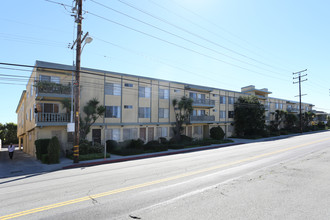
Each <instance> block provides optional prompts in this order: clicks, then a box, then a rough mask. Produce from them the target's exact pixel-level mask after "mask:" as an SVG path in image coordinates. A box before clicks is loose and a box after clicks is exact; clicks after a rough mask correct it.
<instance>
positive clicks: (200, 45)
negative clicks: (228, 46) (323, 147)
mask: <svg viewBox="0 0 330 220" xmlns="http://www.w3.org/2000/svg"><path fill="white" fill-rule="evenodd" d="M91 1H92V2H94V3H96V4H99V5H101V6H103V7H105V8H107V9H109V10H112V11H114V12H116V13H119V14H121V15H124V16H126V17H129V18H131V19H133V20H135V21H138V22H140V23H142V24H145V25H147V26H150V27H152V28H154V29H157V30H159V31H162V32H164V33H166V34H169V35H172V36H174V37H177V38H179V39H181V40H184V41H187V42H189V43H191V44H194V45H196V46H199V47H201V48H203V49H206V50H209V51H212V52H213V53H216V54H219V55H222V56H225V57H227V58H230V59H232V60H235V61H238V62H241V63H244V64H246V65H249V66H253V67H255V68H258V69H261V70H265V71H267V72H272V73H276V74H278V73H277V72H274V71H271V70H268V69H265V68H262V67H259V66H257V65H254V64H251V63H249V62H246V61H243V60H240V59H237V58H235V57H233V56H229V55H226V54H224V53H221V52H219V51H218V50H215V49H212V48H209V47H206V46H203V45H202V44H199V43H196V42H194V41H192V40H189V39H187V38H184V37H182V36H179V35H177V34H174V33H172V32H170V31H167V30H164V29H162V28H159V27H157V26H155V25H152V24H150V23H148V22H144V21H142V20H140V19H137V18H135V17H133V16H130V15H128V14H125V13H123V12H120V11H118V10H116V9H113V8H111V7H108V6H106V5H104V4H101V3H98V2H96V1H94V0H91ZM88 13H90V14H93V15H94V16H95V14H94V13H91V12H88ZM103 18H104V17H103ZM107 20H108V21H111V22H115V21H112V20H110V19H107ZM115 23H118V22H115ZM124 26H125V27H127V26H126V25H124ZM130 29H131V28H130ZM135 30H136V29H135ZM139 32H140V31H139ZM186 32H188V33H190V34H193V33H192V32H189V31H186ZM143 33H146V32H143ZM193 35H195V34H193ZM148 36H151V35H150V34H148ZM152 36H153V37H155V36H154V35H152ZM196 36H197V37H199V38H201V39H203V40H207V39H206V38H203V37H200V36H199V35H196ZM157 39H160V38H158V37H157ZM162 41H164V39H162ZM165 41H166V42H169V41H167V40H165ZM207 41H209V40H207ZM209 42H211V41H209ZM171 44H172V45H173V44H175V45H176V46H180V47H181V48H183V49H188V50H189V51H191V52H192V51H194V52H195V53H196V52H197V51H196V50H192V49H189V48H187V47H183V46H181V45H178V44H176V43H173V42H171ZM214 44H215V45H217V46H220V45H219V44H217V43H214ZM197 53H198V54H199V55H202V53H200V52H197ZM204 55H205V54H204ZM207 57H208V58H210V57H212V56H209V55H207ZM212 59H216V60H218V61H219V60H220V59H217V58H214V57H212ZM220 61H221V62H225V63H226V64H229V65H232V66H236V67H237V66H238V65H235V64H232V63H229V62H226V61H223V60H220ZM260 74H261V73H260Z"/></svg>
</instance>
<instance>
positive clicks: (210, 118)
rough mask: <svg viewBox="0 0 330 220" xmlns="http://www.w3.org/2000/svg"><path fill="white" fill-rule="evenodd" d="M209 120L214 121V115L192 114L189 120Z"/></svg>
mask: <svg viewBox="0 0 330 220" xmlns="http://www.w3.org/2000/svg"><path fill="white" fill-rule="evenodd" d="M196 121H197V122H209V121H215V116H214V115H199V116H196V115H193V116H190V122H196Z"/></svg>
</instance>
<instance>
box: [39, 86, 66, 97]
mask: <svg viewBox="0 0 330 220" xmlns="http://www.w3.org/2000/svg"><path fill="white" fill-rule="evenodd" d="M40 93H51V94H65V95H69V94H71V87H70V86H65V85H61V84H58V85H42V86H38V87H37V94H40Z"/></svg>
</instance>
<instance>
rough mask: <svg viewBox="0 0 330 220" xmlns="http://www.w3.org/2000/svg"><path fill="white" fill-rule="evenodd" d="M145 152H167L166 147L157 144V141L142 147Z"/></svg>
mask: <svg viewBox="0 0 330 220" xmlns="http://www.w3.org/2000/svg"><path fill="white" fill-rule="evenodd" d="M144 149H145V150H146V151H151V152H159V151H166V150H168V148H167V146H166V145H164V144H161V143H159V142H158V141H149V142H148V143H146V144H145V145H144Z"/></svg>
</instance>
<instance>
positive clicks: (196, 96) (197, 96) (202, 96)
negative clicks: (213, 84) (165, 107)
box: [189, 92, 205, 100]
mask: <svg viewBox="0 0 330 220" xmlns="http://www.w3.org/2000/svg"><path fill="white" fill-rule="evenodd" d="M189 98H191V99H194V100H196V99H205V94H198V93H195V92H190V93H189Z"/></svg>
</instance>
